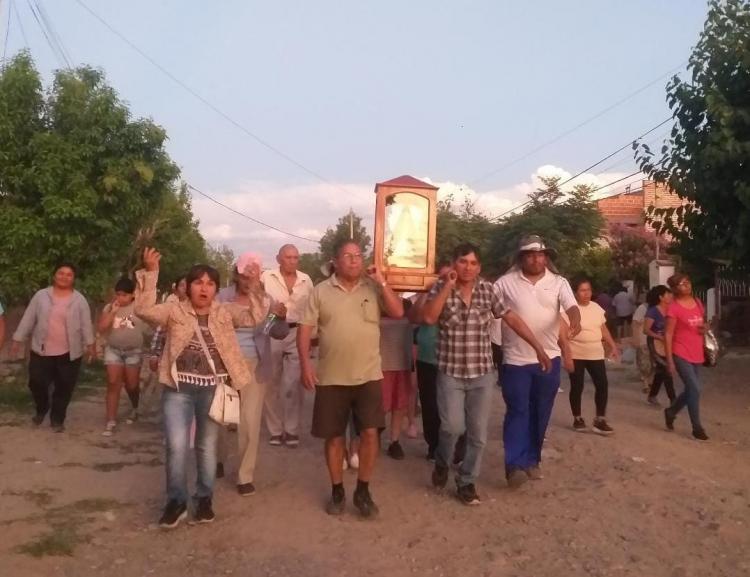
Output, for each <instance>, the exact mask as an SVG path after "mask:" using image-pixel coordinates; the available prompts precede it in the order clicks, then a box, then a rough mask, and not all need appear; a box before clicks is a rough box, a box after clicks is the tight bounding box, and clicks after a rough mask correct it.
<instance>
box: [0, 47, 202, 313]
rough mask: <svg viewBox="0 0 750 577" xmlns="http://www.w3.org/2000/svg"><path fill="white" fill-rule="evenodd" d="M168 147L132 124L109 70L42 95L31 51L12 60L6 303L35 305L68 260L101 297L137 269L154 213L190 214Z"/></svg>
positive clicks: (0, 186) (3, 268)
mask: <svg viewBox="0 0 750 577" xmlns="http://www.w3.org/2000/svg"><path fill="white" fill-rule="evenodd" d="M165 141H166V133H165V132H164V130H163V129H162V128H161V127H159V126H157V125H156V124H154V123H153V122H151V121H150V120H144V119H132V118H131V115H130V112H129V110H128V108H127V106H126V105H125V104H124V103H123V102H122V101H121V100H120V99H119V98H118V96H117V94H116V92H115V91H114V90H113V89H112V88H111V87H110V86H109V85H108V84H107V83H106V81H105V78H104V75H103V73H102V72H101V71H98V70H94V69H92V68H88V67H82V68H78V69H76V70H64V71H58V72H57V73H56V74H55V79H54V82H53V84H52V86H51V88H50V89H49V90H48V91H47V92H44V91H43V88H42V82H41V79H40V76H39V73H38V72H37V71H36V69H35V68H34V64H33V62H32V60H31V58H30V56H29V55H28V53H25V52H22V53H20V54H19V55H17V56H16V57H14V58H13V59H12V60H10V61H9V62H7V63H6V66H5V67H4V68H3V69H2V71H0V246H2V247H3V250H2V251H0V286H1V287H2V290H3V292H4V293H5V297H6V298H8V300H11V301H18V300H23V299H25V298H27V297H28V296H29V295H30V294H32V293H33V292H34V291H35V290H36V289H38V288H39V287H40V286H43V285H44V284H46V283H47V282H48V281H49V275H50V270H51V268H52V266H53V265H54V264H55V263H56V262H58V261H60V260H70V261H73V262H74V263H76V264H77V265H78V267H79V269H80V276H79V286H80V287H81V288H82V289H83V290H84V291H85V292H86V293H87V294H88V295H89V296H90V297H93V298H97V297H101V296H102V295H103V294H104V293H105V292H106V290H108V288H109V286H110V284H111V281H112V279H113V278H114V277H115V276H116V275H117V274H118V273H120V272H123V271H125V270H127V269H128V268H129V267H130V266H132V261H133V256H132V249H133V246H134V244H136V242H137V239H138V238H139V236H140V234H141V233H142V232H143V230H144V227H145V228H146V229H148V227H149V226H150V224H152V223H153V221H154V215H156V214H159V212H160V211H161V210H167V207H168V205H170V204H171V205H172V206H173V208H174V207H175V206H177V208H179V206H181V207H182V209H183V211H184V209H185V208H186V206H185V203H184V199H182V200H181V199H180V196H179V193H177V192H176V185H175V183H176V179H177V177H178V175H179V170H178V168H177V166H176V165H175V164H174V163H173V162H172V161H171V159H170V158H169V156H168V154H167V152H166V150H165V148H164V143H165ZM180 203H182V204H181V205H180ZM187 208H189V205H188V207H187ZM187 216H189V218H188V219H187V225H188V229H191V228H190V227H192V222H193V219H192V213H190V214H189V215H187ZM191 230H192V229H191ZM195 230H196V231H197V229H195ZM198 236H199V235H198ZM193 240H194V241H195V244H196V247H197V249H198V250H199V247H198V246H197V245H199V244H200V242H199V241H198V239H197V238H194V239H193ZM201 240H202V239H201Z"/></svg>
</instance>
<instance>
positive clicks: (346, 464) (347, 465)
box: [342, 457, 349, 471]
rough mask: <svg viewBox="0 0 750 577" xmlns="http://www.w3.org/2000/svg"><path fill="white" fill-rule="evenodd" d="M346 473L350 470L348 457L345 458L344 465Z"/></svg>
mask: <svg viewBox="0 0 750 577" xmlns="http://www.w3.org/2000/svg"><path fill="white" fill-rule="evenodd" d="M342 468H343V469H344V471H346V470H347V469H348V468H349V462H348V461H347V460H346V457H344V464H343V466H342Z"/></svg>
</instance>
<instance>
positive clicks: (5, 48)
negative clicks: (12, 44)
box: [0, 3, 11, 61]
mask: <svg viewBox="0 0 750 577" xmlns="http://www.w3.org/2000/svg"><path fill="white" fill-rule="evenodd" d="M0 7H2V4H0ZM10 14H11V9H10V3H9V4H8V23H7V26H6V27H5V40H3V61H5V55H6V54H7V53H8V38H10Z"/></svg>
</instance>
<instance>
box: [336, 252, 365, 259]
mask: <svg viewBox="0 0 750 577" xmlns="http://www.w3.org/2000/svg"><path fill="white" fill-rule="evenodd" d="M341 258H345V259H347V260H360V259H361V258H362V253H361V252H345V253H344V254H342V255H341Z"/></svg>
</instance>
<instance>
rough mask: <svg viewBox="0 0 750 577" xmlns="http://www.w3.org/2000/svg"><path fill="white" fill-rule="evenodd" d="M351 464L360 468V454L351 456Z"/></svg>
mask: <svg viewBox="0 0 750 577" xmlns="http://www.w3.org/2000/svg"><path fill="white" fill-rule="evenodd" d="M349 466H350V467H351V468H352V469H359V455H358V454H357V453H354V454H353V455H352V456H351V457H349Z"/></svg>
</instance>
